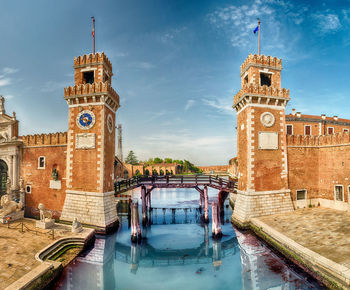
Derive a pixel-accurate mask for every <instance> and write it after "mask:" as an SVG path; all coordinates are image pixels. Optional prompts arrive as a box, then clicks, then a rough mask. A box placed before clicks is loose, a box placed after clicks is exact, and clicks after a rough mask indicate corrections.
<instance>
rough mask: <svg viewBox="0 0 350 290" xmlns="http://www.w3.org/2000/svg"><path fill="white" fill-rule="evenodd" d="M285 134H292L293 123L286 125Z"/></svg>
mask: <svg viewBox="0 0 350 290" xmlns="http://www.w3.org/2000/svg"><path fill="white" fill-rule="evenodd" d="M287 135H293V125H287Z"/></svg>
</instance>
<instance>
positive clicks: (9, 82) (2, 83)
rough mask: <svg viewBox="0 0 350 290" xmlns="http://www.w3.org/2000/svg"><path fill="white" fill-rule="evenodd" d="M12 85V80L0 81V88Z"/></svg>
mask: <svg viewBox="0 0 350 290" xmlns="http://www.w3.org/2000/svg"><path fill="white" fill-rule="evenodd" d="M9 84H11V79H10V78H5V79H0V87H4V86H7V85H9Z"/></svg>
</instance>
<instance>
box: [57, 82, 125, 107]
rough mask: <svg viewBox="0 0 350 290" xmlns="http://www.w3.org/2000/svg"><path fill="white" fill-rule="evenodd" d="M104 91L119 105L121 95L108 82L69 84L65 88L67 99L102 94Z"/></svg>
mask: <svg viewBox="0 0 350 290" xmlns="http://www.w3.org/2000/svg"><path fill="white" fill-rule="evenodd" d="M104 93H107V94H109V95H110V96H112V98H113V99H114V101H115V102H116V103H117V104H118V106H119V95H118V94H117V92H116V91H115V90H114V89H113V88H112V86H111V85H110V84H109V83H108V82H99V83H93V84H81V85H75V86H69V87H67V88H64V98H65V99H70V98H75V97H82V96H94V95H102V94H104Z"/></svg>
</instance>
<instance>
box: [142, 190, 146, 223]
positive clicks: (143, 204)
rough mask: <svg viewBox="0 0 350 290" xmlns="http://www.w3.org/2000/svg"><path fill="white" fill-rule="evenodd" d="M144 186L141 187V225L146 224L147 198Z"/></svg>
mask: <svg viewBox="0 0 350 290" xmlns="http://www.w3.org/2000/svg"><path fill="white" fill-rule="evenodd" d="M146 193H147V191H146V186H144V185H143V186H141V199H142V224H146V222H147V196H146Z"/></svg>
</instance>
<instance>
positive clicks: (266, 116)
mask: <svg viewBox="0 0 350 290" xmlns="http://www.w3.org/2000/svg"><path fill="white" fill-rule="evenodd" d="M260 122H261V124H263V125H264V126H265V127H272V126H273V124H275V116H274V115H273V114H272V113H270V112H265V113H262V114H261V116H260Z"/></svg>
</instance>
